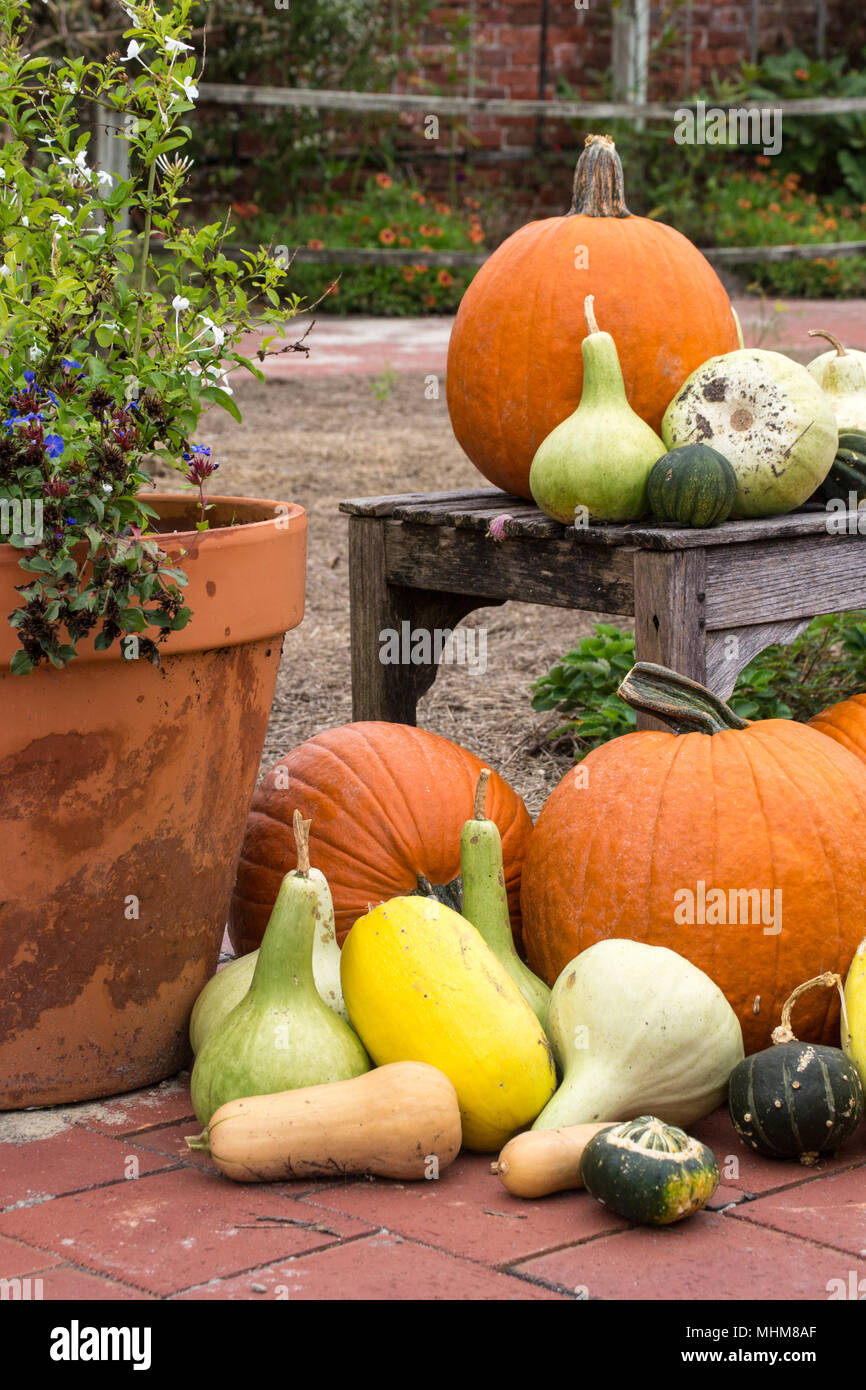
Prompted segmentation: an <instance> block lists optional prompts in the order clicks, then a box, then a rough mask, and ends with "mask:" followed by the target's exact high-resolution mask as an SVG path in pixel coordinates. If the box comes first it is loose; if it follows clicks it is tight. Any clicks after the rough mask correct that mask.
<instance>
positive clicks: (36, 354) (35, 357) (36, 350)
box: [30, 347, 45, 362]
mask: <svg viewBox="0 0 866 1390" xmlns="http://www.w3.org/2000/svg"><path fill="white" fill-rule="evenodd" d="M44 356H45V353H44V352H43V351H42V349H41V347H32V348H31V349H30V361H31V362H38V361H39V360H40V359H41V358H43V357H44Z"/></svg>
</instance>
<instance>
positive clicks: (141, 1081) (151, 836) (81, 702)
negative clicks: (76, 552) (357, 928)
mask: <svg viewBox="0 0 866 1390" xmlns="http://www.w3.org/2000/svg"><path fill="white" fill-rule="evenodd" d="M148 500H149V501H152V502H153V505H154V506H155V507H156V508H157V509H158V510H159V512H160V516H161V518H162V521H163V526H166V527H167V528H168V529H170V528H171V527H172V526H177V527H179V528H183V527H188V526H190V525H193V524H194V521H195V498H194V497H193V495H192V494H190V493H185V494H181V495H178V496H172V495H156V496H150V497H149V498H148ZM209 500H210V501H211V502H212V503H213V505H214V510H213V511H212V512H211V513H210V518H211V525H212V527H215V529H212V530H209V531H206V532H202V533H199V532H196V531H195V530H192V531H189V530H183V529H179V530H178V531H176V532H174V533H173V534H171V535H170V536H169V535H165V537H164V540H163V544H164V547H165V549H166V550H167V551H168V552H169V553H171V554H172V555H173V556H178V555H179V553H180V551H181V550H185V551H186V554H185V555H184V556H183V557H182V560H181V563H182V566H183V568H184V570H185V571H186V573H187V575H188V576H189V585H188V588H187V590H186V595H187V602H188V603H189V606H190V608H191V609H192V612H193V617H192V619H191V621H190V622H189V623H188V625H187V627H186V628H185V629H184V630H183V631H180V632H174V633H171V635H170V636H169V638H168V641H167V642H166V643H165V645H164V646H163V647H162V648H161V651H162V653H163V655H162V665H161V669H157V668H155V667H153V666H151V665H150V663H149V662H147V661H143V660H142V661H137V660H129V659H125V658H124V656H123V654H122V652H121V650H120V648H119V646H118V645H117V644H115V646H113V647H112V648H111V649H109V650H108V651H106V652H96V651H94V650H93V648H92V645H90V646H89V645H88V644H81V645H80V647H79V651H80V653H81V654H80V655H79V656H78V657H77V658H76V659H75V660H74V661H73V662H72V663H71V664H70V666H69V667H68V668H67V669H66V670H63V671H57V670H54V669H53V668H50V667H49V668H48V669H46V668H45V667H39V668H38V669H37V670H35V671H32V672H31V673H30V674H29V675H26V676H12V675H11V674H10V673H9V662H10V659H11V657H12V654H13V652H14V651H15V650H16V649H17V645H18V644H17V639H16V637H15V634H14V631H13V630H12V628H10V627H9V626H8V624H7V623H6V622H0V1109H17V1108H20V1107H22V1106H28V1105H48V1104H54V1103H58V1102H68V1101H74V1100H86V1099H89V1098H92V1097H95V1096H103V1095H110V1094H113V1093H116V1092H119V1091H127V1090H131V1089H134V1088H135V1087H139V1086H144V1085H148V1084H150V1083H153V1082H155V1081H158V1080H161V1079H162V1078H163V1077H166V1076H170V1075H171V1074H172V1073H173V1072H176V1071H177V1070H179V1068H180V1067H182V1066H183V1065H185V1063H186V1062H187V1061H188V1059H189V1045H188V1039H187V1023H188V1019H189V1014H190V1010H191V1008H192V1005H193V1002H194V1000H195V998H196V995H197V994H198V992H199V990H200V989H201V988H202V986H203V985H204V984H205V982H206V981H207V980H208V978H209V977H210V976H211V974H212V973H213V971H214V969H215V968H216V961H217V956H218V953H219V946H220V941H221V939H222V935H223V929H224V925H225V921H226V913H227V908H228V903H229V899H230V896H231V890H232V884H233V881H234V873H235V862H236V859H237V856H238V853H239V851H240V846H241V841H242V838H243V833H244V826H245V824H246V817H247V810H248V807H249V803H250V799H251V796H252V792H253V788H254V785H255V780H256V774H257V771H258V766H259V759H260V757H261V751H262V746H263V743H264V738H265V732H266V729H267V723H268V716H269V713H270V708H271V702H272V700H273V695H274V687H275V684H276V678H277V669H278V666H279V660H280V651H281V648H282V638H283V634H284V633H285V632H286V631H288V630H289V629H290V628H293V627H295V626H297V624H298V623H299V622H300V621H301V618H302V617H303V611H304V566H305V543H306V516H305V514H304V512H303V510H302V509H301V508H300V507H296V506H293V505H289V504H286V503H277V502H272V501H262V500H259V499H251V498H245V497H234V498H232V497H214V498H211V499H209ZM232 521H234V522H239V523H242V524H240V525H237V524H235V525H227V524H226V523H229V522H232ZM23 579H24V575H23V573H22V571H21V570H20V569H19V568H18V565H17V554H16V552H14V551H12V550H11V548H10V547H8V546H0V600H2V607H0V614H2V615H3V616H4V617H5V615H6V614H8V613H10V612H11V611H12V609H13V608H15V607H17V606H18V604H19V602H20V599H19V596H18V594H16V592H15V585H17V584H21V583H22V581H23Z"/></svg>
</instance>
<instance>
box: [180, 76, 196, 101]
mask: <svg viewBox="0 0 866 1390" xmlns="http://www.w3.org/2000/svg"><path fill="white" fill-rule="evenodd" d="M181 86H182V87H183V92H184V96H185V97H186V99H187V101H195V100H196V98H197V97H198V87H197V86H196V85H195V82H194V81H193V79H192V78H191V77H185V78H184V79H183V82H182V83H181Z"/></svg>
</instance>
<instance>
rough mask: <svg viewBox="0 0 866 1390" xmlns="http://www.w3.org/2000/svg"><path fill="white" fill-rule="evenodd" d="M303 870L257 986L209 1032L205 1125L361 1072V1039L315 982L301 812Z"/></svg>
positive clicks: (277, 921) (202, 1065) (259, 965)
mask: <svg viewBox="0 0 866 1390" xmlns="http://www.w3.org/2000/svg"><path fill="white" fill-rule="evenodd" d="M294 828H295V839H296V842H297V848H298V867H297V870H296V871H295V872H294V873H289V874H286V876H285V878H284V879H283V881H282V883H281V885H280V891H279V892H278V894H277V900H276V902H275V903H274V909H273V912H272V913H271V916H270V920H269V922H268V925H267V928H266V930H265V935H264V938H263V940H262V944H261V946H260V947H259V958H258V960H257V961H256V966H255V971H254V973H253V979H252V984H251V985H250V988H249V990H248V992H247V993H246V994H245V995H244V997H243V999H242V1000H241V1001H240V1003H239V1004H237V1005H236V1006H235V1007H234V1008H233V1009H232V1011H231V1013H229V1014H228V1015H227V1016H226V1017H225V1018H224V1019H223V1021H222V1022H221V1023H220V1024H219V1025H218V1026H217V1027H216V1028H215V1029H214V1030H213V1032H212V1033H210V1034H209V1035H208V1037H207V1038H206V1039H205V1041H204V1043H203V1044H202V1049H201V1052H200V1053H199V1054H198V1057H197V1058H196V1061H195V1066H194V1067H193V1070H192V1079H191V1091H192V1103H193V1109H194V1110H195V1113H196V1116H197V1117H198V1119H199V1120H200V1122H201V1123H202V1124H203V1125H207V1124H209V1122H210V1118H211V1115H213V1114H214V1112H215V1111H216V1110H218V1109H219V1107H220V1106H221V1105H225V1104H226V1102H227V1101H230V1100H239V1099H242V1098H243V1097H246V1096H262V1095H270V1094H272V1093H274V1092H276V1091H293V1090H297V1089H298V1088H299V1087H302V1086H320V1085H324V1084H325V1083H327V1082H329V1081H346V1080H348V1079H349V1077H352V1076H361V1075H362V1074H363V1073H364V1072H366V1071H369V1070H370V1067H371V1062H370V1058H369V1057H368V1056H367V1053H366V1052H365V1050H364V1048H363V1046H362V1044H361V1042H360V1040H359V1038H358V1037H357V1035H356V1034H355V1033H353V1031H352V1029H351V1028H350V1027H349V1026H348V1024H346V1023H344V1022H343V1020H342V1019H341V1018H339V1017H338V1016H337V1014H336V1013H334V1011H333V1010H332V1009H329V1008H328V1006H327V1004H325V1003H324V1001H323V1000H322V999H321V998H320V996H319V994H318V991H317V990H316V985H315V981H314V979H313V963H312V962H313V938H314V936H315V932H316V920H317V919H316V911H317V907H318V901H319V895H318V888H317V886H316V884H315V883H314V882H313V880H312V879H311V878H310V858H309V848H308V838H307V837H308V833H309V822H305V821H303V820H302V819H301V817H300V814H299V812H297V811H296V812H295V817H294Z"/></svg>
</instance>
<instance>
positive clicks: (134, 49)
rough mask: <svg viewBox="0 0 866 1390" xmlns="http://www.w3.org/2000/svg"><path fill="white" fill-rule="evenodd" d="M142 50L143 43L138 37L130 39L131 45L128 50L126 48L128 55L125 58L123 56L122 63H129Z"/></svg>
mask: <svg viewBox="0 0 866 1390" xmlns="http://www.w3.org/2000/svg"><path fill="white" fill-rule="evenodd" d="M140 52H141V44H140V43H139V42H138V40H137V39H130V40H129V47H128V48H127V50H126V57H125V58H121V60H120V61H121V62H122V63H128V62H129V61H130V59H132V58H137V57H138V55H139V53H140Z"/></svg>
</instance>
